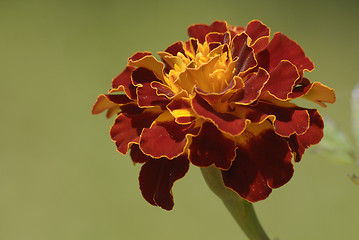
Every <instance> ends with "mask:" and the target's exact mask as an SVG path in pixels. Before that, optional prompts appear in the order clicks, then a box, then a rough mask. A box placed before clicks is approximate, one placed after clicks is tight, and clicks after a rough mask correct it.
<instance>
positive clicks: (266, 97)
mask: <svg viewBox="0 0 359 240" xmlns="http://www.w3.org/2000/svg"><path fill="white" fill-rule="evenodd" d="M188 34H189V36H190V39H189V40H188V41H185V42H182V41H179V42H176V43H174V44H172V45H170V46H169V47H168V48H167V49H166V50H165V51H164V52H159V53H158V55H159V56H160V58H161V61H159V60H157V59H156V58H155V57H154V56H153V55H152V54H151V53H149V52H137V53H135V54H134V55H133V56H132V57H130V58H129V59H128V64H127V66H126V68H125V69H124V70H123V72H122V73H120V74H119V75H118V76H117V77H116V78H114V79H113V81H112V89H110V90H109V92H108V93H107V94H102V95H100V96H99V97H98V99H97V101H96V103H95V105H94V107H93V110H92V112H93V113H94V114H97V113H100V112H102V111H105V110H107V117H111V116H112V115H115V114H118V115H117V118H116V120H115V123H114V125H113V126H112V128H111V131H110V134H111V138H112V140H113V141H115V143H116V146H117V150H118V151H119V152H121V153H122V154H127V152H128V151H130V155H131V158H132V160H133V162H134V163H142V164H143V166H142V168H141V171H140V176H139V183H140V189H141V192H142V195H143V197H144V198H145V199H146V200H147V201H148V202H149V203H151V204H153V205H157V206H160V207H162V208H164V209H167V210H170V209H172V208H173V196H172V190H171V189H172V186H173V184H174V182H175V181H176V180H178V179H180V178H182V177H183V176H185V174H186V173H187V171H188V168H189V165H190V163H192V164H193V165H195V166H198V167H209V166H211V165H214V166H215V167H217V168H218V169H220V170H221V173H222V177H223V182H224V184H225V186H227V187H228V188H231V189H232V190H234V191H235V192H236V193H238V194H239V195H240V196H241V197H242V198H244V199H246V200H248V201H250V202H256V201H259V200H263V199H265V198H267V197H268V195H269V194H270V193H271V192H272V189H274V188H278V187H280V186H282V185H284V184H285V183H287V182H288V181H289V180H290V179H291V177H292V175H293V163H292V161H296V162H299V161H300V159H301V157H302V155H303V153H304V150H305V149H306V148H308V147H309V146H310V145H312V144H317V143H318V142H319V141H320V140H321V138H322V137H323V120H322V117H321V116H320V114H319V113H318V111H317V110H316V109H307V108H302V107H299V106H297V105H296V104H294V103H292V102H291V100H292V99H296V98H305V99H308V100H310V101H313V102H316V103H318V104H319V105H322V106H325V104H324V103H325V102H327V103H334V101H335V95H334V90H333V89H331V88H328V87H326V86H324V85H323V84H321V83H319V82H313V83H312V82H310V81H309V80H308V79H307V78H305V77H303V74H304V72H305V71H312V70H313V69H314V64H313V63H312V62H311V60H310V59H309V58H308V57H306V56H305V54H304V52H303V50H302V48H301V47H300V46H299V45H298V44H297V43H296V42H294V41H293V40H290V39H289V38H288V37H286V36H285V35H283V34H282V33H275V34H274V36H273V38H272V39H270V31H269V28H268V27H267V26H266V25H264V24H263V23H262V22H260V21H258V20H254V21H251V22H249V23H248V25H247V27H245V28H244V27H234V26H228V25H227V23H226V22H223V21H215V22H213V23H212V24H211V25H206V24H195V25H192V26H190V27H189V28H188Z"/></svg>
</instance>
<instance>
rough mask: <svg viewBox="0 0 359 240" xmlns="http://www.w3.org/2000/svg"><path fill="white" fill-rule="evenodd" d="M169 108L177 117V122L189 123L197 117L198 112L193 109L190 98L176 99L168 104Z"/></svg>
mask: <svg viewBox="0 0 359 240" xmlns="http://www.w3.org/2000/svg"><path fill="white" fill-rule="evenodd" d="M167 109H168V110H169V111H170V112H171V114H172V116H173V117H174V118H175V121H176V123H179V124H189V123H191V122H193V121H194V120H195V119H196V113H195V112H194V111H193V110H192V107H191V103H190V101H189V99H186V98H179V99H175V100H173V101H172V102H171V103H170V104H168V105H167Z"/></svg>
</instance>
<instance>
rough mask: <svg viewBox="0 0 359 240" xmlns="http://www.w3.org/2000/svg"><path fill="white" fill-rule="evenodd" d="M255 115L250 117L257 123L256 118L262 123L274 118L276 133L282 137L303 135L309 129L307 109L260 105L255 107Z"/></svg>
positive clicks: (267, 104)
mask: <svg viewBox="0 0 359 240" xmlns="http://www.w3.org/2000/svg"><path fill="white" fill-rule="evenodd" d="M254 109H255V110H256V114H258V115H257V116H256V117H254V116H255V113H252V116H249V117H250V119H251V120H252V121H253V122H255V120H254V119H255V118H257V119H259V121H262V119H264V118H268V117H269V116H273V117H274V118H273V122H274V129H275V132H276V133H277V134H278V135H280V136H282V137H289V136H290V135H292V134H294V133H295V134H297V135H300V134H303V133H305V132H306V131H307V130H308V128H309V114H308V111H307V109H304V108H299V107H281V106H278V105H273V104H269V103H264V102H262V103H259V104H258V105H256V106H255V107H254Z"/></svg>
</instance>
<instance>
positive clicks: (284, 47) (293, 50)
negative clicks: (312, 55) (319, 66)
mask: <svg viewBox="0 0 359 240" xmlns="http://www.w3.org/2000/svg"><path fill="white" fill-rule="evenodd" d="M257 59H258V61H259V66H261V67H264V68H265V69H268V71H269V72H271V71H272V70H273V69H274V68H276V67H277V65H278V64H279V63H280V61H282V60H289V61H290V62H291V63H293V64H294V65H295V66H296V67H297V69H298V71H299V74H300V75H303V71H304V70H307V71H312V70H313V69H314V64H313V63H312V61H310V59H309V58H307V57H306V56H305V54H304V51H303V49H302V48H301V47H300V46H299V45H298V44H297V43H296V42H295V41H293V40H290V39H289V38H288V37H287V36H285V35H284V34H282V33H276V34H274V36H273V39H272V40H271V41H270V43H269V44H268V46H267V48H266V49H265V50H264V51H262V52H260V53H259V54H258V58H257ZM266 67H267V68H266Z"/></svg>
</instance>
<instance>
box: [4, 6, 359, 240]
mask: <svg viewBox="0 0 359 240" xmlns="http://www.w3.org/2000/svg"><path fill="white" fill-rule="evenodd" d="M358 10H359V2H358V1H355V0H353V1H341V2H340V3H339V2H338V1H336V2H334V1H306V0H305V1H284V0H283V1H278V0H272V1H255V0H252V1H238V0H237V1H234V0H232V1H230V0H221V1H218V0H217V1H213V0H212V1H204V0H200V1H191V0H182V1H169V0H166V1H165V0H162V1H136V0H133V1H115V0H113V1H99V0H98V1H95V0H88V1H85V0H83V1H76V0H71V1H70V0H63V1H60V0H52V1H51V0H47V1H46V0H38V1H37V0H16V1H12V0H1V1H0V69H1V70H0V80H1V87H0V92H1V94H0V99H1V105H2V109H3V111H2V113H1V118H0V128H1V138H0V239H3V240H15V239H16V240H23V239H24V240H25V239H26V240H32V239H34V240H45V239H46V240H47V239H51V240H57V239H59V240H60V239H61V240H63V239H68V240H82V239H83V240H85V239H86V240H91V239H94V240H97V239H104V240H112V239H188V240H192V239H208V240H211V239H245V237H244V235H243V233H242V231H241V230H240V229H239V228H238V227H237V226H236V224H235V222H234V221H233V220H232V218H231V216H230V214H229V213H228V212H227V210H226V209H225V208H224V206H223V205H222V203H221V202H220V201H219V200H218V199H217V198H216V197H215V196H214V194H212V193H211V192H210V190H209V189H208V188H207V186H206V185H205V183H204V180H203V179H202V176H201V174H200V171H199V169H197V168H195V167H192V168H191V170H190V172H189V174H188V175H187V176H186V177H185V178H184V179H182V180H181V181H178V182H177V183H176V184H175V186H174V190H173V191H174V197H175V207H174V210H172V211H170V212H167V211H165V210H162V209H160V208H157V207H153V206H151V205H150V204H148V203H147V202H146V201H145V200H144V199H143V198H142V196H141V193H140V191H139V189H138V179H137V178H138V172H139V169H140V166H139V165H137V166H133V164H132V162H131V161H130V159H129V157H127V156H122V155H121V154H120V153H118V152H116V150H115V145H114V144H113V143H112V142H111V140H110V137H109V133H108V131H109V128H110V126H111V124H112V122H113V119H111V120H106V118H105V117H104V115H101V116H92V115H91V114H90V111H91V107H92V105H93V103H94V101H95V99H96V97H97V95H98V94H100V93H104V92H106V91H107V90H108V88H109V87H110V82H111V79H112V78H113V77H115V76H116V75H117V74H118V73H120V72H121V71H122V69H123V68H124V66H125V64H126V62H127V58H128V57H129V56H131V55H132V53H134V52H136V51H144V50H148V51H153V52H157V51H161V50H164V49H165V48H166V47H167V46H168V45H169V44H171V43H173V42H175V41H178V40H186V39H187V27H188V25H190V24H193V23H208V24H209V23H211V22H212V21H213V20H216V19H219V20H227V21H228V22H229V23H230V24H231V25H246V24H247V23H248V22H249V21H250V20H252V19H260V20H262V21H263V22H264V23H265V24H267V25H268V26H269V27H270V28H271V30H272V33H274V32H277V31H281V32H283V33H285V34H286V35H288V36H289V37H290V38H292V39H294V40H296V41H297V42H298V43H299V44H300V45H301V46H302V47H303V48H304V50H305V52H306V54H307V56H309V57H310V58H311V59H312V60H313V61H314V63H315V64H316V70H315V71H314V72H312V73H307V74H306V76H307V77H309V78H310V79H312V80H315V81H321V82H323V83H324V84H327V85H329V86H331V87H334V88H335V89H336V94H337V99H338V100H337V103H336V104H335V105H333V106H329V108H328V109H321V112H322V113H324V114H327V115H328V116H329V117H331V118H333V119H334V120H335V121H337V122H338V123H339V125H340V127H342V128H343V129H344V130H346V131H349V129H350V128H349V127H348V125H349V113H350V110H349V104H350V91H351V89H352V88H353V87H354V85H355V84H356V82H359V79H358V75H357V71H358V64H359V61H358V55H359V47H358V38H359V28H358V23H359V15H358ZM355 171H356V172H357V173H358V171H357V169H354V168H352V167H351V166H346V165H339V164H336V163H333V162H330V161H327V160H326V159H322V158H320V157H318V156H316V155H313V154H310V153H308V154H306V155H305V156H304V159H303V160H302V162H301V163H300V164H296V166H295V175H294V177H293V179H292V180H291V181H290V182H289V183H288V184H287V185H285V186H284V187H282V188H280V189H277V190H275V191H274V192H273V193H272V194H271V195H270V197H269V198H268V199H267V200H265V201H262V202H259V203H257V204H255V207H256V210H257V213H258V215H259V218H260V219H261V221H262V224H263V226H264V228H265V229H266V230H267V232H268V234H269V235H270V236H271V237H272V238H275V237H278V238H279V239H292V240H296V239H298V240H299V239H355V238H357V237H359V230H358V216H359V187H358V186H356V185H355V184H353V183H352V182H350V181H349V180H348V178H347V176H346V175H347V174H348V173H353V172H355Z"/></svg>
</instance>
